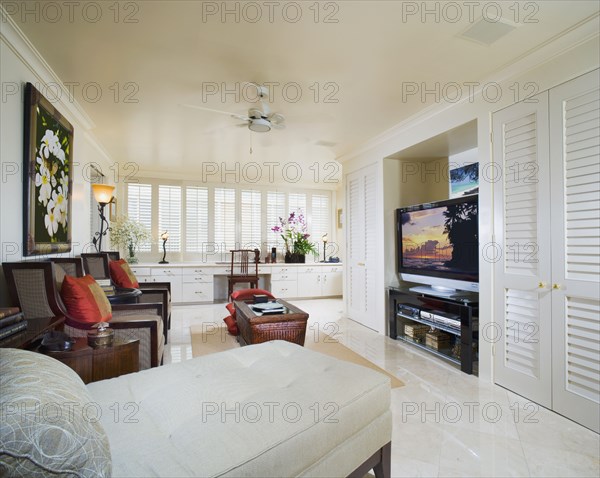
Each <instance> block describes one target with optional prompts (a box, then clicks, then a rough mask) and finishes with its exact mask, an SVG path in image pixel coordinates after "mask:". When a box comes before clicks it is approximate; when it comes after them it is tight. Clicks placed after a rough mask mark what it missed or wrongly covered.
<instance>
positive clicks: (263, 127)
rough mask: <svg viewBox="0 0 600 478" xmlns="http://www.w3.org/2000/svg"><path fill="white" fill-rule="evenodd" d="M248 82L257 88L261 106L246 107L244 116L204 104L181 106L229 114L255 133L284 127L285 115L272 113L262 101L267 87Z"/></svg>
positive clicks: (267, 92)
mask: <svg viewBox="0 0 600 478" xmlns="http://www.w3.org/2000/svg"><path fill="white" fill-rule="evenodd" d="M250 84H251V85H254V86H256V88H257V90H258V98H259V101H260V105H261V107H260V108H258V107H256V106H254V107H252V108H250V109H248V114H247V115H246V116H244V115H240V114H236V113H230V112H228V111H221V110H215V109H212V108H206V107H204V106H198V105H190V104H184V105H183V106H185V107H187V108H194V109H198V110H202V111H210V112H211V113H220V114H224V115H227V116H231V117H232V118H236V119H239V120H241V121H244V123H242V124H238V125H237V126H247V127H248V129H249V130H250V131H254V132H256V133H267V132H269V131H271V129H283V128H285V117H284V116H283V115H282V114H281V113H272V112H271V110H270V108H269V106H268V105H267V103H266V102H265V101H264V100H265V98H268V97H269V90H268V88H266V87H265V86H261V85H257V84H255V83H250Z"/></svg>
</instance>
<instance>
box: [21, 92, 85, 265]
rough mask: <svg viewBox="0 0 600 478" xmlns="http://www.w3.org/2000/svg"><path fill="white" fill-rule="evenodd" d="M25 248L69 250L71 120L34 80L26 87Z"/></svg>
mask: <svg viewBox="0 0 600 478" xmlns="http://www.w3.org/2000/svg"><path fill="white" fill-rule="evenodd" d="M24 116H25V136H24V148H23V149H24V163H23V171H24V178H23V209H24V217H23V228H24V230H23V243H24V244H23V252H24V255H26V256H31V255H36V254H52V253H59V252H68V251H70V250H71V229H72V224H71V222H72V215H71V191H72V189H73V126H72V125H71V123H69V122H68V121H67V119H66V118H65V117H64V116H63V115H62V114H60V113H59V112H58V111H57V110H56V108H54V106H53V105H52V103H50V102H49V101H48V100H47V99H46V98H44V97H43V96H42V94H41V93H40V92H39V91H38V90H37V89H36V88H35V87H34V86H33V85H32V84H31V83H27V85H26V88H25V115H24Z"/></svg>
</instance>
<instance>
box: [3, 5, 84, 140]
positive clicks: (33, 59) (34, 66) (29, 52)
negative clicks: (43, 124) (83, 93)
mask: <svg viewBox="0 0 600 478" xmlns="http://www.w3.org/2000/svg"><path fill="white" fill-rule="evenodd" d="M0 23H1V25H2V29H1V31H0V40H1V41H2V42H3V43H4V44H6V46H7V47H8V48H9V49H10V50H11V51H12V52H13V53H14V54H15V55H16V56H17V57H18V58H19V59H20V60H21V61H22V62H23V64H24V65H26V66H27V68H29V70H30V71H31V73H32V74H33V76H34V77H35V78H36V79H37V80H38V81H39V82H40V83H41V84H44V85H48V84H52V85H56V86H57V87H58V88H60V94H61V96H60V98H61V99H58V100H57V101H56V103H58V104H59V105H60V110H61V112H68V113H67V114H68V115H69V116H71V118H72V119H73V120H75V122H77V123H79V125H81V126H82V127H83V128H84V129H86V130H90V129H93V128H94V127H95V124H94V122H93V121H92V119H91V118H90V117H89V116H88V114H87V113H86V112H85V110H84V109H83V108H82V107H81V105H80V104H79V103H78V102H77V101H76V100H75V98H73V97H72V96H71V94H70V93H69V91H68V90H67V88H65V85H64V84H63V82H62V81H61V79H60V78H59V77H58V75H57V74H56V72H55V71H54V70H53V69H52V67H51V66H50V65H49V64H48V63H47V62H46V60H44V58H43V57H42V55H41V54H40V52H39V51H37V50H36V48H35V47H34V46H33V44H32V43H31V42H30V41H29V39H28V38H27V37H26V36H25V34H24V33H23V31H22V30H21V29H20V28H19V27H18V26H17V24H16V23H15V22H14V20H13V19H12V18H11V17H10V15H9V14H8V13H7V12H6V10H5V9H4V7H3V6H2V5H0ZM62 98H69V101H63V100H62ZM65 116H66V115H65Z"/></svg>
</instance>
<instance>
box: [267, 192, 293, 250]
mask: <svg viewBox="0 0 600 478" xmlns="http://www.w3.org/2000/svg"><path fill="white" fill-rule="evenodd" d="M285 196H286V194H285V193H281V192H275V191H268V192H267V247H268V251H267V252H270V251H271V248H272V247H283V240H282V239H281V236H280V235H279V233H278V232H273V231H272V230H271V228H273V227H274V226H279V218H280V217H281V218H283V219H287V215H288V213H287V211H286V209H285Z"/></svg>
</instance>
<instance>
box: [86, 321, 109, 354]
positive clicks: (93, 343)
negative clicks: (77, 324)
mask: <svg viewBox="0 0 600 478" xmlns="http://www.w3.org/2000/svg"><path fill="white" fill-rule="evenodd" d="M94 327H96V329H97V330H95V331H91V332H88V334H87V340H88V345H89V346H90V347H92V348H94V349H97V348H100V347H111V346H112V344H113V342H114V338H115V331H114V330H113V329H110V328H109V324H108V322H99V323H98V324H95V325H94Z"/></svg>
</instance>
